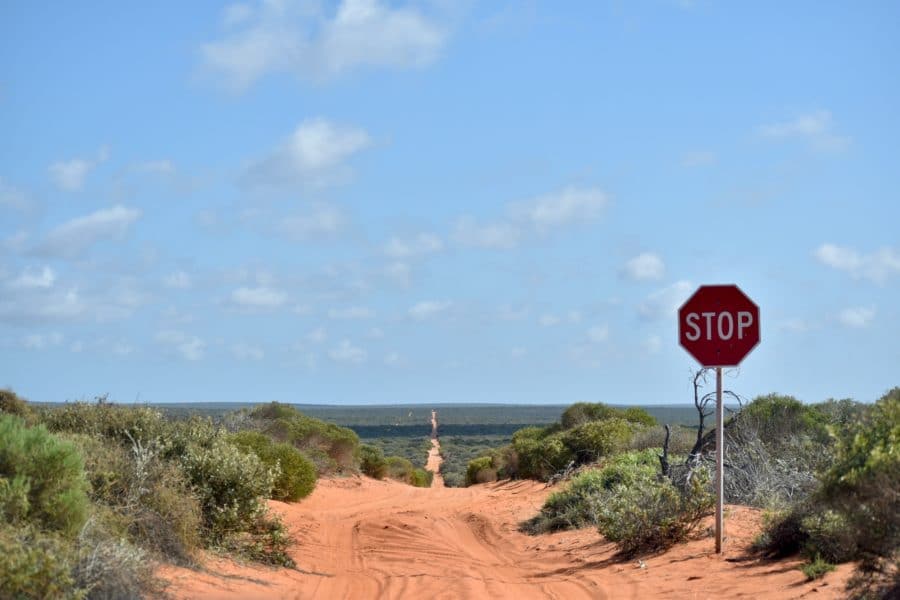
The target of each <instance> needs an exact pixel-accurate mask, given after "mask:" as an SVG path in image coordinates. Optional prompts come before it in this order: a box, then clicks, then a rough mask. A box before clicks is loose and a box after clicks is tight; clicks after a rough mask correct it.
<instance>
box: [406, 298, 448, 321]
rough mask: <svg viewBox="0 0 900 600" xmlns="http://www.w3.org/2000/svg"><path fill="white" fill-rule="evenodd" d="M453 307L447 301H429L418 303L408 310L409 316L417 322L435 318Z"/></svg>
mask: <svg viewBox="0 0 900 600" xmlns="http://www.w3.org/2000/svg"><path fill="white" fill-rule="evenodd" d="M451 306H453V303H452V302H450V301H449V300H429V301H424V302H419V303H418V304H415V305H414V306H412V307H411V308H410V309H409V316H410V317H412V318H413V319H416V320H417V321H424V320H425V319H430V318H432V317H435V316H437V315H439V314H441V313H442V312H444V311H446V310H447V309H449V308H450V307H451Z"/></svg>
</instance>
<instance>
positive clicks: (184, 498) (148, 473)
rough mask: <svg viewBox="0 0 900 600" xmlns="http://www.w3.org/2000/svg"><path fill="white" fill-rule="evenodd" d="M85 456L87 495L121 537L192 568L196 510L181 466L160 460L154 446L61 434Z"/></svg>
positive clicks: (196, 543) (197, 543) (197, 542)
mask: <svg viewBox="0 0 900 600" xmlns="http://www.w3.org/2000/svg"><path fill="white" fill-rule="evenodd" d="M64 439H66V440H67V441H69V442H71V443H72V444H74V445H75V446H76V447H77V448H78V449H79V451H80V453H81V455H82V456H84V457H85V474H86V477H87V480H88V483H89V484H90V497H91V499H92V500H93V501H94V502H95V503H96V505H95V511H94V512H95V516H96V513H97V509H98V506H99V507H103V508H105V509H108V511H110V512H109V513H107V514H106V517H105V518H106V521H107V522H106V523H104V524H103V525H104V527H105V528H108V526H110V525H111V524H110V523H109V521H115V522H116V526H115V528H116V529H118V530H120V533H121V534H122V535H127V536H128V538H129V539H130V540H131V541H132V542H134V543H136V544H138V545H139V546H140V547H142V548H144V549H146V550H149V551H151V552H154V553H157V554H160V555H162V556H165V557H166V558H167V559H169V560H171V561H173V562H175V563H177V564H190V562H191V560H192V556H193V554H194V551H195V550H196V549H197V548H199V547H200V546H201V545H202V544H201V540H200V525H201V519H200V506H199V503H198V501H197V499H196V497H195V495H194V494H193V492H192V490H191V488H190V483H189V482H188V481H187V479H186V476H185V474H184V472H183V471H182V470H181V468H180V466H179V465H178V464H177V463H175V462H172V461H166V460H162V459H161V458H160V456H159V452H160V448H159V447H158V446H156V445H153V444H151V445H149V446H147V447H144V446H143V445H141V444H137V443H135V444H134V446H133V447H132V448H129V449H126V448H125V447H123V446H120V445H119V444H118V443H117V442H116V441H114V440H110V439H106V438H97V437H91V436H88V435H85V434H64Z"/></svg>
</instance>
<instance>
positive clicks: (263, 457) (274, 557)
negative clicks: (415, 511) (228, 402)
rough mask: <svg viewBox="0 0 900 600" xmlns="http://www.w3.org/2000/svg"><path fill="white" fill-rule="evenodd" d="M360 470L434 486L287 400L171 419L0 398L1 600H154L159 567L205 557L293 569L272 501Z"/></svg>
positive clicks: (93, 405) (154, 413) (3, 393)
mask: <svg viewBox="0 0 900 600" xmlns="http://www.w3.org/2000/svg"><path fill="white" fill-rule="evenodd" d="M420 445H421V444H420ZM360 472H363V473H365V474H368V475H370V476H373V477H378V478H381V477H392V478H394V479H397V480H399V481H403V482H406V483H409V484H411V485H419V486H428V485H430V484H431V478H430V476H431V474H430V473H427V472H425V471H424V470H422V469H420V468H416V467H415V466H413V464H412V463H411V462H410V461H409V460H407V459H405V458H402V457H388V458H385V457H384V455H383V453H382V452H381V450H380V449H378V448H374V447H371V446H365V445H362V444H361V443H360V440H359V437H358V436H357V435H356V433H355V432H354V431H353V430H351V429H348V428H346V427H341V426H338V425H335V424H333V423H326V422H324V421H321V420H319V419H315V418H312V417H309V416H306V415H304V414H302V413H301V412H299V411H297V410H296V409H295V408H293V407H290V406H287V405H282V404H277V403H271V404H265V405H259V406H256V407H252V408H245V409H242V410H240V411H236V412H232V413H229V414H226V415H224V416H223V417H222V418H221V419H219V420H218V421H213V420H212V419H211V418H209V417H201V416H197V415H193V416H185V418H181V419H174V418H167V417H166V416H165V415H164V414H163V412H161V411H160V410H158V409H155V408H152V407H149V406H125V405H119V404H114V403H110V402H108V401H107V400H106V398H102V397H101V398H98V399H97V401H96V402H75V403H67V404H61V405H55V406H52V407H39V406H35V405H31V404H29V403H27V402H25V401H24V400H23V399H21V398H19V397H18V396H17V395H16V394H15V393H14V392H12V391H10V390H0V513H2V517H3V518H2V522H0V597H2V598H117V599H118V598H141V597H148V596H157V595H159V594H160V593H161V591H162V590H161V588H160V587H159V582H158V581H157V580H156V579H155V578H154V576H153V571H154V568H155V564H156V562H158V561H162V562H169V563H173V564H178V565H184V566H193V565H195V564H196V563H195V561H196V559H197V557H198V552H199V551H200V550H208V551H213V552H219V553H224V554H228V555H230V556H237V557H242V558H244V559H246V560H251V561H257V562H262V563H265V564H271V565H277V566H288V567H293V566H295V565H294V562H293V560H292V559H291V557H290V556H289V554H288V547H289V545H290V543H291V539H290V536H289V535H288V532H287V531H286V529H285V527H284V525H283V523H282V522H281V520H280V519H279V518H278V517H277V515H275V514H273V513H271V512H270V511H269V509H268V504H267V500H269V499H274V500H282V501H289V502H291V501H299V500H301V499H303V498H304V497H306V496H308V495H309V494H310V493H311V492H312V491H313V489H314V488H315V485H316V480H317V478H318V477H319V476H322V475H337V476H340V475H346V474H357V473H360Z"/></svg>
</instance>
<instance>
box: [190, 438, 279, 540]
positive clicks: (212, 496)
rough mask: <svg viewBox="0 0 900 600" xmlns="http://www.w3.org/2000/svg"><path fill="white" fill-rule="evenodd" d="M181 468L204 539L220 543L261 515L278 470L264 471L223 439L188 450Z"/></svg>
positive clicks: (253, 459) (253, 460) (266, 468)
mask: <svg viewBox="0 0 900 600" xmlns="http://www.w3.org/2000/svg"><path fill="white" fill-rule="evenodd" d="M182 466H183V468H184V470H185V473H186V474H187V476H188V479H189V481H190V482H191V486H192V488H193V489H194V491H195V493H196V494H197V495H198V499H199V501H200V506H201V509H202V515H203V527H204V531H205V535H206V536H207V537H208V539H209V540H210V541H211V542H212V543H221V542H223V541H224V540H225V538H226V537H227V536H229V535H230V534H235V533H239V532H242V531H245V530H246V526H247V524H248V523H252V522H254V521H255V520H256V519H257V518H258V517H259V516H260V515H261V514H262V513H264V512H265V504H264V503H263V502H262V501H261V498H268V497H269V495H270V494H271V492H272V485H273V483H274V481H275V479H276V477H277V476H278V474H279V469H277V468H270V467H266V466H265V465H264V464H263V463H262V461H260V460H259V459H258V458H257V457H256V455H254V454H249V453H245V452H242V451H241V450H240V449H238V448H237V447H235V446H233V445H231V444H229V443H228V442H227V441H225V440H224V439H219V440H217V441H216V442H215V443H214V444H213V445H212V447H210V448H200V447H193V448H188V450H187V452H186V453H185V455H184V457H183V459H182Z"/></svg>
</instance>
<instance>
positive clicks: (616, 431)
mask: <svg viewBox="0 0 900 600" xmlns="http://www.w3.org/2000/svg"><path fill="white" fill-rule="evenodd" d="M631 436H632V426H631V425H630V424H629V422H628V421H626V420H625V419H620V418H618V417H611V418H608V419H605V420H603V421H591V422H589V423H584V424H583V425H579V426H577V427H574V428H572V429H570V430H568V431H566V432H565V434H563V438H562V440H563V443H564V444H565V445H566V447H567V448H568V449H569V451H570V452H571V453H572V454H573V455H574V458H575V461H576V463H578V464H584V463H589V462H594V461H596V460H598V459H599V458H601V457H603V456H608V455H610V454H613V453H615V452H617V451H620V450H622V449H623V448H624V447H625V445H626V444H628V442H630V441H631Z"/></svg>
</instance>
